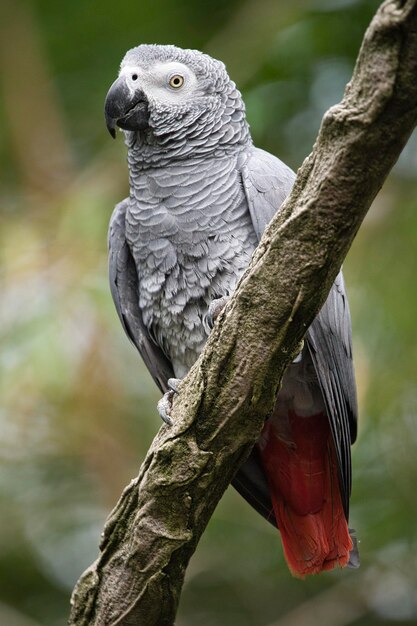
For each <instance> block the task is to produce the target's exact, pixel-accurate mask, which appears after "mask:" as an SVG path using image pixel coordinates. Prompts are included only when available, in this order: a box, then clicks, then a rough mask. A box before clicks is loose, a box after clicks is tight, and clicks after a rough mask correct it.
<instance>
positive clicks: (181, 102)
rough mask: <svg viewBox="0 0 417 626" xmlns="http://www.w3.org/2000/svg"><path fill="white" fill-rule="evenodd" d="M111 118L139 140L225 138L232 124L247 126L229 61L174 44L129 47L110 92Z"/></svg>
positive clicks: (108, 114)
mask: <svg viewBox="0 0 417 626" xmlns="http://www.w3.org/2000/svg"><path fill="white" fill-rule="evenodd" d="M105 118H106V124H107V128H108V130H109V132H110V134H111V135H112V136H113V137H115V136H116V132H115V131H116V127H119V128H121V129H122V130H124V131H127V132H126V133H125V134H126V136H127V137H128V135H129V133H133V134H134V136H135V142H137V141H139V142H141V141H142V142H151V141H155V138H156V139H158V138H159V140H160V141H162V142H163V143H166V142H168V141H170V140H173V141H175V140H178V139H179V138H181V139H182V140H184V138H187V134H188V135H190V136H191V134H193V136H195V135H196V134H197V135H198V136H199V137H200V139H201V138H207V136H208V135H211V134H213V133H214V135H216V134H217V136H222V137H224V135H226V134H228V135H231V134H233V135H234V134H235V133H231V132H230V131H231V129H230V128H229V129H228V128H227V126H229V127H230V125H232V126H234V125H235V124H236V123H237V124H240V125H242V127H243V126H246V120H245V109H244V104H243V101H242V98H241V95H240V93H239V91H238V90H237V89H236V86H235V84H234V83H233V82H232V81H231V79H230V78H229V76H228V74H227V72H226V68H225V66H224V64H223V63H222V62H220V61H217V60H215V59H213V58H211V57H210V56H208V55H206V54H204V53H202V52H199V51H198V50H183V49H181V48H177V47H176V46H171V45H146V44H142V45H140V46H137V47H136V48H133V49H132V50H129V51H128V52H127V54H126V55H125V57H124V59H123V61H122V63H121V67H120V72H119V77H118V78H117V80H116V81H115V82H114V83H113V85H112V86H111V87H110V90H109V92H108V94H107V96H106V101H105ZM221 128H223V131H222V130H221Z"/></svg>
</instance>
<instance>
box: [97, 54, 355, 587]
mask: <svg viewBox="0 0 417 626" xmlns="http://www.w3.org/2000/svg"><path fill="white" fill-rule="evenodd" d="M105 117H106V123H107V127H108V129H109V131H110V133H111V134H112V135H113V137H115V134H116V133H115V129H116V127H119V128H121V129H123V131H124V136H125V143H126V145H127V149H128V166H129V179H130V193H129V197H128V198H126V199H125V200H123V201H122V202H120V203H119V204H118V205H117V206H116V208H115V210H114V213H113V215H112V218H111V222H110V230H109V259H110V260H109V273H110V285H111V291H112V295H113V299H114V302H115V305H116V309H117V312H118V314H119V317H120V320H121V322H122V325H123V327H124V330H125V331H126V333H127V335H128V337H129V338H130V340H131V341H132V342H133V344H134V345H135V346H136V348H137V349H138V351H139V352H140V354H141V356H142V358H143V360H144V362H145V364H146V366H147V367H148V369H149V371H150V373H151V374H152V376H153V378H154V380H155V382H156V384H157V385H158V387H159V388H160V389H161V391H162V392H164V393H166V392H169V387H170V385H171V386H172V387H173V388H175V383H169V382H168V381H169V380H170V379H175V378H177V379H178V378H182V377H183V376H184V375H185V374H186V373H187V371H188V370H189V368H190V367H191V365H192V364H193V363H194V362H195V360H196V359H197V357H198V356H199V354H200V352H201V351H202V349H203V347H204V344H205V342H206V340H207V337H208V335H209V333H210V328H211V324H210V317H211V315H210V314H209V309H210V307H211V306H212V303H213V302H218V301H222V300H221V299H224V298H227V297H228V296H230V294H231V293H232V292H233V290H234V288H235V286H236V283H237V281H238V279H239V277H240V276H241V275H242V273H243V271H244V270H245V268H246V267H247V266H248V263H249V261H250V258H251V255H252V253H253V251H254V249H255V247H256V246H257V244H258V242H259V240H260V237H261V235H262V232H263V230H264V228H265V226H266V225H267V223H268V222H269V221H270V220H271V218H272V216H273V215H274V213H275V212H276V211H277V210H279V208H280V206H281V204H282V202H283V201H284V199H285V198H286V196H287V195H288V194H289V192H290V190H291V188H292V185H293V181H294V178H295V175H294V173H293V172H292V171H291V170H290V169H289V168H288V167H287V166H286V165H285V164H284V163H282V161H280V160H279V159H278V158H276V157H275V156H273V155H271V154H269V153H267V152H265V151H263V150H260V149H259V148H256V147H255V146H254V145H253V142H252V139H251V135H250V131H249V125H248V123H247V121H246V116H245V106H244V103H243V100H242V96H241V94H240V92H239V91H238V89H237V88H236V85H235V84H234V82H233V81H232V80H231V79H230V78H229V76H228V74H227V72H226V69H225V66H224V64H223V63H221V62H220V61H217V60H215V59H213V58H211V57H210V56H208V55H206V54H203V53H202V52H199V51H197V50H183V49H180V48H177V47H175V46H171V45H140V46H138V47H136V48H133V49H132V50H130V51H128V52H127V54H126V55H125V57H124V59H123V61H122V64H121V69H120V73H119V76H118V78H117V80H116V81H115V82H114V83H113V85H112V86H111V87H110V90H109V92H108V94H107V97H106V102H105ZM210 311H211V309H210ZM351 344H352V340H351V324H350V313H349V307H348V302H347V298H346V294H345V288H344V283H343V277H342V273H339V275H338V277H337V278H336V280H335V282H334V284H333V286H332V289H331V291H330V294H329V296H328V298H327V301H326V303H325V304H324V306H323V308H322V310H321V311H320V313H319V314H318V315H317V317H316V318H315V320H314V321H313V323H312V324H311V326H310V328H309V329H308V331H307V334H306V337H305V342H304V347H303V349H302V351H301V353H300V354H299V355H298V357H297V358H296V359H295V360H294V362H293V363H292V364H291V365H290V366H289V367H288V369H287V371H286V373H285V375H284V378H283V382H282V386H281V389H280V391H279V393H278V395H277V400H276V405H275V409H274V411H273V413H272V415H271V416H269V417H268V419H266V421H265V426H264V429H263V432H262V435H261V437H260V440H259V442H258V443H257V444H256V445H255V447H254V449H253V451H252V453H251V456H250V457H249V459H248V461H247V462H246V463H244V465H243V466H242V468H241V469H240V470H239V472H238V473H237V475H236V477H235V479H234V481H233V484H234V486H235V487H236V489H237V490H238V491H239V492H240V493H241V494H242V495H243V497H244V498H245V499H246V500H247V501H248V502H249V503H250V504H251V505H252V506H253V507H254V508H255V509H256V510H257V511H258V512H259V513H261V514H262V515H263V516H264V517H265V518H266V519H267V520H269V521H270V522H271V523H272V524H274V525H275V526H277V527H278V528H279V530H280V533H281V539H282V544H283V549H284V555H285V558H286V560H287V563H288V566H289V568H290V570H291V572H292V573H293V574H294V575H295V576H298V577H301V578H303V577H304V576H306V575H307V574H314V573H318V572H320V571H323V570H329V569H333V568H335V567H344V566H345V565H351V566H356V565H357V562H358V557H357V552H356V544H355V540H354V539H353V537H352V536H351V533H350V532H349V529H348V513H349V499H350V493H351V453H350V448H351V444H352V443H353V442H354V441H355V438H356V423H357V402H356V387H355V380H354V371H353V362H352V346H351ZM165 417H166V418H167V416H166V415H165Z"/></svg>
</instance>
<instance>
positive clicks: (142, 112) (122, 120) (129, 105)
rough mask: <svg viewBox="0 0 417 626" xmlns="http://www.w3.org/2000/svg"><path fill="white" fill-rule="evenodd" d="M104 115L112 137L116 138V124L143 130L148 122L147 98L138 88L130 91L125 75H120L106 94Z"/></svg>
mask: <svg viewBox="0 0 417 626" xmlns="http://www.w3.org/2000/svg"><path fill="white" fill-rule="evenodd" d="M104 115H105V118H106V125H107V129H108V131H109V133H110V135H111V136H112V137H113V139H115V138H116V126H119V128H123V129H124V130H133V131H137V130H145V129H146V128H148V122H149V109H148V99H147V98H146V96H145V94H144V93H143V91H142V90H141V89H139V88H138V89H136V90H135V91H134V92H133V93H132V92H131V91H130V89H129V88H128V86H127V84H126V78H125V76H120V77H119V78H118V79H117V80H115V81H114V83H113V85H112V86H111V87H110V89H109V92H108V94H107V96H106V101H105V103H104Z"/></svg>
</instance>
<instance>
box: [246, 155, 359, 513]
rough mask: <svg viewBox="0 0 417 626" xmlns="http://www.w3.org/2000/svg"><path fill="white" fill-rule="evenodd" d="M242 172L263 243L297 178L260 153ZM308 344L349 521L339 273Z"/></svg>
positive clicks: (346, 329) (346, 359)
mask: <svg viewBox="0 0 417 626" xmlns="http://www.w3.org/2000/svg"><path fill="white" fill-rule="evenodd" d="M241 172H242V182H243V186H244V189H245V193H246V198H247V202H248V207H249V211H250V215H251V218H252V223H253V227H254V229H255V232H256V234H257V237H258V239H260V238H261V236H262V233H263V231H264V229H265V227H266V225H267V224H268V223H269V222H270V220H271V219H272V217H273V215H274V214H275V212H276V211H277V210H279V207H280V206H281V204H282V203H283V201H284V200H285V198H286V197H287V196H288V194H289V193H290V191H291V188H292V185H293V182H294V179H295V174H294V173H293V172H292V170H290V168H288V167H287V166H286V165H285V164H284V163H282V161H280V160H279V159H277V158H276V157H275V156H273V155H271V154H269V153H268V152H265V151H264V150H260V149H258V148H253V149H252V151H251V152H250V153H249V155H248V158H247V159H246V162H245V163H244V164H243V166H242V170H241ZM305 343H306V346H307V348H308V351H309V353H310V355H311V359H312V361H313V364H314V369H315V372H316V375H317V378H318V382H319V385H320V388H321V391H322V394H323V399H324V403H325V407H326V412H327V416H328V419H329V423H330V429H331V433H332V436H333V441H334V445H335V451H336V457H337V462H338V466H339V476H340V487H341V490H342V501H343V508H344V510H345V514H346V517H347V515H348V508H349V496H350V489H351V462H350V446H351V443H352V442H353V441H354V440H355V438H356V422H357V404H356V387H355V380H354V373H353V361H352V345H351V344H352V339H351V329H350V313H349V307H348V303H347V298H346V295H345V291H344V282H343V276H342V274H341V273H339V275H338V277H337V278H336V281H335V283H334V284H333V286H332V289H331V291H330V294H329V296H328V298H327V300H326V302H325V304H324V306H323V308H322V309H321V311H320V313H319V314H318V315H317V317H316V318H315V320H314V321H313V323H312V324H311V326H310V328H309V329H308V331H307V334H306V337H305ZM243 471H244V468H243ZM237 479H239V477H238V476H237ZM243 482H245V480H244V481H243ZM249 488H250V487H249ZM257 493H258V494H260V498H259V499H260V500H262V501H263V504H262V505H261V504H259V505H258V510H259V509H260V508H261V509H266V507H267V506H268V502H267V501H266V500H265V499H264V498H262V497H261V492H259V491H258V492H257ZM242 495H244V494H243V493H242ZM255 508H256V507H255Z"/></svg>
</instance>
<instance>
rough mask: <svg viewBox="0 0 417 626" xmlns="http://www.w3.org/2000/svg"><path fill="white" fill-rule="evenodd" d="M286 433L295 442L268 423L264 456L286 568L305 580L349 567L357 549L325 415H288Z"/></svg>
mask: <svg viewBox="0 0 417 626" xmlns="http://www.w3.org/2000/svg"><path fill="white" fill-rule="evenodd" d="M288 427H289V433H290V435H291V440H286V441H284V439H283V438H280V437H279V436H278V434H277V431H276V427H275V426H274V421H273V420H268V421H267V422H266V424H265V427H264V430H263V434H262V442H263V443H262V445H261V446H260V453H261V458H262V464H263V466H264V469H265V472H266V475H267V478H268V484H269V489H270V492H271V499H272V504H273V508H274V513H275V517H276V520H277V525H278V527H279V529H280V532H281V537H282V544H283V548H284V555H285V558H286V561H287V563H288V567H289V569H290V571H291V572H292V574H293V575H294V576H296V577H297V578H304V577H305V576H307V575H308V574H318V573H319V572H321V571H324V570H331V569H333V568H335V567H344V566H345V565H347V564H348V562H349V553H350V551H351V550H352V548H353V544H352V539H351V537H350V535H349V529H348V525H347V521H346V517H345V514H344V511H343V505H342V500H341V496H340V489H339V481H338V469H337V460H336V454H335V449H334V444H333V440H332V436H331V433H330V427H329V423H328V419H327V417H326V415H324V413H319V414H318V415H313V416H309V417H299V416H298V415H296V414H295V413H294V412H292V411H290V412H289V416H288ZM285 439H286V438H285Z"/></svg>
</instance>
